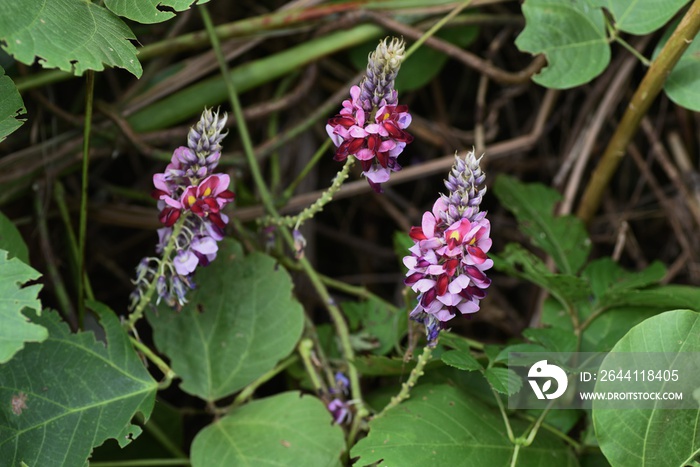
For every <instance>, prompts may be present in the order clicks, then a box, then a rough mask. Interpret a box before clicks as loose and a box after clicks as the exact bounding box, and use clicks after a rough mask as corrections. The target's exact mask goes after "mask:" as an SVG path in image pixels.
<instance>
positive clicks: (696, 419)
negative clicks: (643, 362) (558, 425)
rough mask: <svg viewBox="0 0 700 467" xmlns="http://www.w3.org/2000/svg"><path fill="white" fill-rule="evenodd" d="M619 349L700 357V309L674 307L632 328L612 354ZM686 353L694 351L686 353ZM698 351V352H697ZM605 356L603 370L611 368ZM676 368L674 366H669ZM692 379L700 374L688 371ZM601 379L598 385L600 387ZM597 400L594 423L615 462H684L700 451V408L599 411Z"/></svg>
mask: <svg viewBox="0 0 700 467" xmlns="http://www.w3.org/2000/svg"><path fill="white" fill-rule="evenodd" d="M618 352H625V353H629V352H638V353H642V352H663V353H665V354H670V353H679V356H678V358H679V359H683V358H686V359H687V358H696V356H697V355H698V354H697V352H700V313H696V312H693V311H689V310H676V311H668V312H666V313H662V314H660V315H657V316H654V317H651V318H649V319H647V320H646V321H644V322H642V323H640V324H638V325H637V326H635V327H634V328H632V329H631V330H630V331H629V332H628V333H627V334H626V335H625V336H624V337H623V338H622V339H620V341H619V342H618V343H617V344H616V345H615V347H614V348H613V349H612V351H611V353H610V355H609V356H608V357H606V360H607V359H608V358H614V354H615V353H618ZM683 352H689V353H687V354H686V355H687V356H684V355H683ZM691 352H692V353H691ZM606 360H603V363H602V365H601V369H604V368H605V367H606ZM672 369H673V368H672V367H671V366H669V368H668V370H672ZM682 376H683V377H686V378H691V377H697V373H696V374H694V375H682ZM598 384H601V383H600V382H598V383H597V384H596V388H597V386H598ZM599 407H600V402H597V401H594V402H593V422H594V425H595V432H596V435H597V436H598V442H599V444H600V449H601V450H602V451H603V454H605V457H607V458H608V460H609V461H610V463H611V464H612V465H614V466H630V467H646V466H649V467H652V466H653V467H665V466H669V467H671V466H673V467H678V466H684V465H686V464H688V463H690V462H691V461H692V460H693V459H694V458H695V456H697V455H698V454H700V411H698V410H697V409H696V410H671V409H626V410H603V409H599Z"/></svg>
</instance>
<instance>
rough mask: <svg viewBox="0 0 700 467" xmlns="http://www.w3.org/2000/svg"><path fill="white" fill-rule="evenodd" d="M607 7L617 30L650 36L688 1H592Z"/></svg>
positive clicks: (596, 4) (599, 5)
mask: <svg viewBox="0 0 700 467" xmlns="http://www.w3.org/2000/svg"><path fill="white" fill-rule="evenodd" d="M590 1H591V5H592V6H595V7H605V9H606V10H608V11H609V12H610V13H612V15H613V17H614V18H615V28H616V29H619V30H620V31H625V32H629V33H632V34H638V35H642V34H648V33H650V32H654V31H656V30H657V29H659V28H660V27H661V26H663V25H664V24H666V22H667V21H668V20H670V19H671V18H673V16H674V15H675V14H676V13H677V12H678V10H679V9H680V8H681V7H682V6H683V5H685V4H686V3H688V0H635V1H630V0H590Z"/></svg>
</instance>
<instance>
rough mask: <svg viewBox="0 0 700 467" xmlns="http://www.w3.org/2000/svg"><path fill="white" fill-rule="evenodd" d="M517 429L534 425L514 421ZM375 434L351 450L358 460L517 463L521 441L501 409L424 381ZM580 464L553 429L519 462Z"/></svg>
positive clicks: (560, 466)
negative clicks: (517, 445) (513, 459)
mask: <svg viewBox="0 0 700 467" xmlns="http://www.w3.org/2000/svg"><path fill="white" fill-rule="evenodd" d="M511 425H512V427H513V431H514V432H516V433H523V432H524V431H525V429H526V428H527V426H528V423H527V422H524V421H522V420H516V419H514V420H511ZM369 427H370V431H369V435H368V436H367V437H366V438H364V439H362V440H361V441H360V442H359V443H357V444H356V445H355V447H354V448H353V449H352V451H351V457H356V456H359V457H360V460H359V462H358V463H357V465H368V464H371V463H373V462H378V461H380V460H383V462H382V463H381V464H380V465H386V466H411V465H415V466H418V465H421V466H422V465H449V466H451V467H452V466H464V467H471V466H482V465H483V466H492V465H493V466H501V465H511V464H510V460H511V457H512V455H513V450H514V448H515V446H514V445H513V444H512V443H511V442H510V441H509V440H508V436H507V434H506V430H505V427H504V424H503V419H502V418H501V415H500V413H499V412H498V410H496V409H493V408H490V407H488V406H486V405H484V404H483V403H482V402H481V401H479V400H478V399H476V398H474V397H472V396H470V395H468V394H467V393H465V392H464V391H461V390H459V389H457V388H455V387H452V386H448V385H421V386H418V387H416V388H414V389H413V390H412V391H411V398H410V399H408V400H407V401H405V402H402V403H401V405H400V406H398V407H396V408H393V409H391V410H389V411H388V412H387V413H386V414H385V415H384V416H382V417H381V418H376V419H374V420H372V421H370V423H369ZM516 465H518V466H519V467H529V466H540V467H541V466H550V465H551V466H554V465H556V466H557V467H565V466H576V465H577V462H576V459H575V457H574V456H573V454H572V453H571V451H570V450H569V449H568V448H567V446H566V445H565V444H564V443H563V442H562V441H561V440H559V439H557V438H556V437H554V436H553V435H551V434H550V433H549V432H546V431H544V430H541V431H540V432H539V433H538V434H537V437H536V438H535V441H534V442H533V444H532V445H530V446H528V447H525V448H522V449H520V452H519V454H518V461H517V464H516Z"/></svg>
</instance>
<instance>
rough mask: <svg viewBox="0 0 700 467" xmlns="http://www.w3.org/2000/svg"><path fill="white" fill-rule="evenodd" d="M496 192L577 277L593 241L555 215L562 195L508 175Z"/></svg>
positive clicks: (575, 223)
mask: <svg viewBox="0 0 700 467" xmlns="http://www.w3.org/2000/svg"><path fill="white" fill-rule="evenodd" d="M567 4H568V2H567ZM494 193H495V194H496V196H497V197H498V199H499V200H500V201H501V204H503V205H504V206H505V207H506V208H507V209H508V210H510V211H511V212H512V213H513V214H514V215H515V217H516V218H517V219H518V223H519V226H520V229H521V230H522V231H523V233H524V234H526V235H527V236H529V237H530V240H531V241H532V243H533V245H535V246H537V247H539V248H542V249H543V250H544V251H545V252H546V253H547V254H548V255H550V256H551V257H552V259H553V260H554V263H555V264H556V265H557V268H559V271H561V272H564V273H567V274H576V273H577V272H578V270H579V269H581V267H582V266H583V264H584V263H585V262H586V258H588V253H589V251H590V250H591V241H590V239H589V238H588V234H587V233H586V229H585V227H584V225H583V222H581V220H580V219H578V218H576V217H574V216H570V215H567V216H558V217H555V216H554V215H553V214H552V212H553V211H554V205H555V204H556V203H557V202H558V201H559V200H560V199H561V196H560V195H559V193H557V192H556V191H555V190H552V189H551V188H548V187H546V186H544V185H541V184H539V183H532V184H525V183H522V182H520V181H519V180H517V179H515V178H513V177H508V176H506V175H499V176H498V177H497V178H496V183H495V185H494Z"/></svg>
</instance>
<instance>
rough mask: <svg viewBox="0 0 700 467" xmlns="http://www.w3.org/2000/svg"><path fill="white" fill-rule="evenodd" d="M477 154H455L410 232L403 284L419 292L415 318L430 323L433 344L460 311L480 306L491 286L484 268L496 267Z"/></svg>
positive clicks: (475, 310) (468, 311)
mask: <svg viewBox="0 0 700 467" xmlns="http://www.w3.org/2000/svg"><path fill="white" fill-rule="evenodd" d="M479 161H480V159H476V158H475V157H474V153H473V152H470V153H469V154H467V157H466V158H465V159H460V158H456V162H455V165H454V166H453V167H452V171H451V173H450V175H449V179H448V180H447V181H446V182H445V186H446V187H447V188H448V190H450V192H449V194H448V195H440V198H438V199H437V201H435V204H434V205H433V209H432V212H426V213H424V214H423V220H422V222H421V225H420V227H412V228H411V231H410V233H409V235H410V237H411V239H412V240H413V242H414V245H413V246H412V247H411V248H410V249H409V251H410V252H411V255H410V256H406V257H404V258H403V263H404V265H405V266H406V268H407V269H408V272H407V273H406V280H405V281H404V283H405V284H406V285H408V286H410V287H411V288H412V289H413V291H414V292H417V293H418V294H419V295H418V304H417V305H416V307H415V308H414V309H413V311H412V312H411V315H410V316H411V318H412V319H414V320H415V321H418V322H421V323H423V324H424V325H425V327H426V333H427V336H428V345H435V342H436V340H437V336H438V333H439V331H440V329H444V328H445V326H446V324H445V323H446V322H447V321H449V320H451V319H452V318H454V317H455V316H458V315H468V314H471V313H475V312H477V311H479V303H480V301H481V300H482V299H483V298H484V297H486V289H487V288H488V287H489V285H491V279H489V278H488V277H487V276H486V274H485V273H484V271H486V270H487V269H490V268H491V267H492V266H493V260H491V259H489V258H488V257H487V255H486V253H488V251H489V249H490V248H491V243H492V242H491V238H490V233H491V224H490V223H489V221H488V219H486V213H485V212H483V211H480V210H479V205H480V204H481V200H482V199H483V196H484V194H485V193H486V188H482V187H481V186H482V184H483V182H484V179H485V176H484V174H483V172H482V171H481V168H480V167H479Z"/></svg>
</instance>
